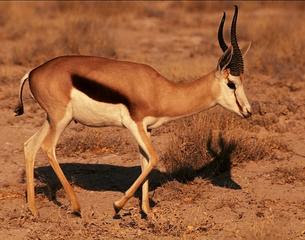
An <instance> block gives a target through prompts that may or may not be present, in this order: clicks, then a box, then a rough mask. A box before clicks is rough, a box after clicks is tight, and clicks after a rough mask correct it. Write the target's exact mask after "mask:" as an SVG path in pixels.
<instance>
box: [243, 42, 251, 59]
mask: <svg viewBox="0 0 305 240" xmlns="http://www.w3.org/2000/svg"><path fill="white" fill-rule="evenodd" d="M251 45H252V41H251V42H249V43H248V44H247V45H246V46H243V47H242V48H241V53H242V54H243V57H245V56H246V55H247V53H248V51H249V49H250V47H251Z"/></svg>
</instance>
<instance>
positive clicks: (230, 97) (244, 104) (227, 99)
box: [217, 74, 251, 116]
mask: <svg viewBox="0 0 305 240" xmlns="http://www.w3.org/2000/svg"><path fill="white" fill-rule="evenodd" d="M228 79H229V81H231V82H232V83H234V85H235V89H231V88H229V87H228V85H227V84H228V80H227V79H225V78H224V77H220V79H218V80H219V84H220V91H221V93H220V96H219V98H218V100H217V102H218V103H219V104H220V105H221V106H223V107H224V108H226V109H228V110H230V111H232V112H235V113H237V114H238V115H240V116H247V115H248V114H249V112H251V106H250V104H249V102H248V99H247V97H246V94H245V92H244V87H243V85H242V82H241V80H240V77H239V76H232V75H231V74H229V77H228Z"/></svg>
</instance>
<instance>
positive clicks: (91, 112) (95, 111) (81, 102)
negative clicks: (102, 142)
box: [71, 88, 129, 127]
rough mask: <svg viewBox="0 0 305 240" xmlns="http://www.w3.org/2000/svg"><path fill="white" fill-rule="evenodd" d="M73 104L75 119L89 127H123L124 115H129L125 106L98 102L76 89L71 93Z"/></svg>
mask: <svg viewBox="0 0 305 240" xmlns="http://www.w3.org/2000/svg"><path fill="white" fill-rule="evenodd" d="M71 104H72V112H73V118H74V119H75V120H77V121H78V122H80V123H82V124H84V125H87V126H94V127H102V126H123V124H122V121H123V115H126V114H128V115H129V112H128V110H127V108H126V107H125V106H124V105H123V104H110V103H103V102H98V101H95V100H94V99H92V98H90V97H88V96H87V95H86V94H84V93H82V92H81V91H79V90H77V89H75V88H73V89H72V91H71Z"/></svg>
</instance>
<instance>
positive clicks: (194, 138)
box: [161, 111, 276, 177]
mask: <svg viewBox="0 0 305 240" xmlns="http://www.w3.org/2000/svg"><path fill="white" fill-rule="evenodd" d="M255 130H256V128H255V126H253V125H251V124H250V123H249V122H247V121H245V120H241V119H240V118H238V117H235V116H233V115H232V114H230V113H224V112H221V113H217V112H216V111H214V112H208V113H203V114H200V115H197V116H193V117H191V118H187V119H183V120H181V121H179V122H177V124H176V125H175V129H173V131H171V132H173V134H171V136H170V138H171V139H170V141H169V146H168V148H167V150H166V152H165V153H163V155H162V158H161V160H162V163H163V164H164V166H165V168H166V170H167V171H168V172H169V173H172V174H173V175H177V174H178V175H181V174H182V175H185V176H184V177H190V176H192V175H193V174H194V172H195V171H197V170H200V169H202V168H203V167H204V166H206V165H207V164H209V163H211V162H212V161H214V160H216V165H215V164H213V165H212V166H213V167H212V168H211V169H209V170H210V171H211V174H218V173H219V172H224V171H228V170H229V168H230V167H231V164H233V165H237V164H240V163H242V162H245V161H258V160H261V159H266V158H267V159H270V158H271V157H272V156H273V152H272V148H274V147H276V145H275V142H274V140H273V139H272V138H270V139H269V138H260V137H258V136H257V134H255ZM176 133H177V134H176ZM178 134H179V135H178Z"/></svg>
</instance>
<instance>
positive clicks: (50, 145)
mask: <svg viewBox="0 0 305 240" xmlns="http://www.w3.org/2000/svg"><path fill="white" fill-rule="evenodd" d="M71 120H72V114H70V113H68V112H67V113H66V114H65V117H64V118H63V119H61V120H60V121H56V120H54V119H52V118H50V129H49V132H48V134H47V136H46V138H45V140H44V141H43V144H42V149H43V150H44V151H45V152H46V154H47V156H48V160H49V163H50V165H51V167H52V168H53V170H54V172H55V173H56V175H57V177H58V179H59V181H60V182H61V184H62V186H63V187H64V189H65V191H66V193H67V195H68V198H69V200H70V202H71V205H72V211H73V212H74V213H79V211H80V205H79V203H78V200H77V197H76V194H75V192H74V191H73V188H72V186H71V185H70V184H69V182H68V180H67V178H66V177H65V175H64V173H63V171H62V169H61V168H60V166H59V163H58V161H57V159H56V154H55V148H56V145H57V141H58V139H59V137H60V135H61V133H62V132H63V131H64V129H65V128H66V127H67V126H68V125H69V123H70V122H71Z"/></svg>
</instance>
